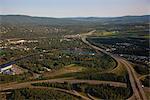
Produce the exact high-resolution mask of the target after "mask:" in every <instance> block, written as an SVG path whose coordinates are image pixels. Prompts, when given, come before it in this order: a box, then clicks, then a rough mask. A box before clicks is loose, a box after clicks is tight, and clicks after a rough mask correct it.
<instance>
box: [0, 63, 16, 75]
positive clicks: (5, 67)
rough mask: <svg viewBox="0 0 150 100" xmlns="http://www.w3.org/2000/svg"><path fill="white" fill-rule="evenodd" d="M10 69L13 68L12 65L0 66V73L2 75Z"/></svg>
mask: <svg viewBox="0 0 150 100" xmlns="http://www.w3.org/2000/svg"><path fill="white" fill-rule="evenodd" d="M12 67H13V66H12V63H7V64H3V65H0V73H3V72H5V71H7V70H10V69H11V68H12Z"/></svg>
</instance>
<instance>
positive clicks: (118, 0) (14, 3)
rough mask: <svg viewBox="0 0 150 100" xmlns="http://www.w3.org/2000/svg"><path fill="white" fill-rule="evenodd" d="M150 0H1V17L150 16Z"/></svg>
mask: <svg viewBox="0 0 150 100" xmlns="http://www.w3.org/2000/svg"><path fill="white" fill-rule="evenodd" d="M149 4H150V0H0V14H1V15H8V14H9V15H10V14H13V15H14V14H15V15H30V16H42V17H116V16H127V15H150V8H149Z"/></svg>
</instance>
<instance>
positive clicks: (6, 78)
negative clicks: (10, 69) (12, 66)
mask: <svg viewBox="0 0 150 100" xmlns="http://www.w3.org/2000/svg"><path fill="white" fill-rule="evenodd" d="M30 76H31V74H30V73H24V74H20V75H2V74H0V83H8V82H14V81H21V80H27V79H28V78H29V77H30Z"/></svg>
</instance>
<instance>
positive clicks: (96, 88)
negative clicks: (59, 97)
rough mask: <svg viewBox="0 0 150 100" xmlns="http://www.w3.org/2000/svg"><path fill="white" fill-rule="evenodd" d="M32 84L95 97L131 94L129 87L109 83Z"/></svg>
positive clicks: (111, 97) (121, 96) (116, 96)
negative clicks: (114, 85)
mask: <svg viewBox="0 0 150 100" xmlns="http://www.w3.org/2000/svg"><path fill="white" fill-rule="evenodd" d="M32 85H33V86H44V87H53V88H61V89H67V90H76V91H78V92H84V93H87V94H90V95H92V96H95V97H99V98H101V99H113V100H116V99H117V100H120V99H126V98H128V97H129V96H130V95H131V94H132V91H130V87H128V88H122V87H113V86H109V85H90V84H86V83H72V84H71V83H67V82H65V83H48V82H47V83H44V82H43V83H33V84H32Z"/></svg>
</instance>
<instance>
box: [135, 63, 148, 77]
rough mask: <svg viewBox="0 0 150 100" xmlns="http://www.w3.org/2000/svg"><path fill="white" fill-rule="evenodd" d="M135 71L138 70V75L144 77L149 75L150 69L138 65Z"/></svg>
mask: <svg viewBox="0 0 150 100" xmlns="http://www.w3.org/2000/svg"><path fill="white" fill-rule="evenodd" d="M134 69H135V70H136V72H137V73H139V74H142V75H146V74H149V71H150V70H149V67H148V66H144V65H137V66H135V67H134Z"/></svg>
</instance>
